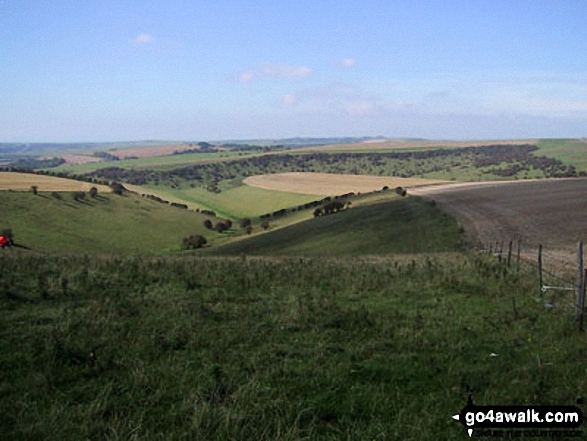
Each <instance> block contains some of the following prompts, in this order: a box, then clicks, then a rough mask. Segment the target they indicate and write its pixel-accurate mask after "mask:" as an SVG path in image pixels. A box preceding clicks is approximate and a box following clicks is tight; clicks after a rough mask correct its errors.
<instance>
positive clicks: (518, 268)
mask: <svg viewBox="0 0 587 441" xmlns="http://www.w3.org/2000/svg"><path fill="white" fill-rule="evenodd" d="M521 246H522V239H518V260H517V261H516V272H520V248H521Z"/></svg>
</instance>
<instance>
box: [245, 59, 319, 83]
mask: <svg viewBox="0 0 587 441" xmlns="http://www.w3.org/2000/svg"><path fill="white" fill-rule="evenodd" d="M313 72H314V71H313V70H312V68H310V67H307V66H291V65H289V64H272V63H263V64H260V65H259V66H257V67H255V68H253V69H248V70H246V71H244V72H242V73H241V74H240V75H239V81H240V82H241V83H248V82H250V81H253V79H255V78H259V77H270V78H284V79H288V80H299V79H302V78H307V77H309V76H310V75H312V73H313Z"/></svg>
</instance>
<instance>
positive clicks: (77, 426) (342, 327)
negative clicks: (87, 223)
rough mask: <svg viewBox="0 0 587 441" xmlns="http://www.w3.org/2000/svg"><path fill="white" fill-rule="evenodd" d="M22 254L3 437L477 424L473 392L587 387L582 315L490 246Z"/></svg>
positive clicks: (530, 397) (352, 436) (4, 328)
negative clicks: (383, 251) (327, 253)
mask: <svg viewBox="0 0 587 441" xmlns="http://www.w3.org/2000/svg"><path fill="white" fill-rule="evenodd" d="M14 251H15V252H14V253H12V252H10V253H8V252H0V267H1V268H2V272H3V277H2V278H0V318H1V319H0V336H1V338H0V373H1V374H0V390H1V392H2V395H1V397H2V398H1V399H0V412H2V418H1V419H0V433H1V436H0V437H1V438H2V439H30V440H33V439H38V440H55V441H57V440H59V441H62V440H80V439H112V440H115V439H120V440H127V439H141V440H163V439H166V440H167V439H186V440H187V439H197V440H227V439H234V440H250V439H254V440H258V441H265V440H292V441H293V440H299V439H307V440H324V439H327V440H338V439H345V440H346V439H349V440H381V441H383V440H390V439H402V440H418V441H421V440H430V441H437V440H446V439H467V435H466V433H465V431H464V429H463V427H462V426H461V425H460V424H459V423H457V422H456V421H454V420H452V418H451V416H452V415H454V414H455V413H457V412H458V411H460V409H461V408H462V407H463V406H464V405H465V403H466V399H467V394H468V392H469V391H470V390H471V389H472V390H473V392H474V398H475V403H476V404H481V405H492V404H502V405H503V404H533V405H540V404H549V405H553V404H560V405H573V404H575V402H576V400H577V399H578V398H579V397H584V396H585V395H584V394H585V391H586V390H587V376H585V362H586V361H587V344H586V341H585V336H584V335H583V334H579V333H577V332H576V331H575V327H574V323H573V319H572V314H567V313H565V312H563V311H559V310H558V309H554V310H551V311H547V310H546V309H545V308H544V306H543V304H542V303H541V302H539V301H537V299H536V289H535V288H536V279H535V277H531V276H527V275H526V273H525V272H523V273H520V274H517V273H516V272H515V271H512V272H508V271H506V269H505V268H504V267H502V266H501V265H500V264H498V262H497V261H496V260H495V259H491V258H484V257H481V256H474V255H464V254H455V255H450V256H443V257H439V256H422V257H419V258H415V259H411V258H409V259H398V258H380V259H379V260H377V261H373V260H361V259H357V258H352V259H336V260H329V259H325V258H320V259H299V258H296V259H290V260H288V259H285V260H280V259H275V258H273V259H261V260H254V259H241V258H237V259H232V260H231V259H226V258H225V259H212V258H206V259H202V258H198V257H196V258H165V259H163V258H112V259H102V258H93V259H91V260H90V259H83V258H82V259H80V258H79V257H73V258H60V257H56V256H43V255H36V254H31V253H22V252H19V251H18V250H14ZM491 354H494V356H492V355H491ZM583 407H584V406H583Z"/></svg>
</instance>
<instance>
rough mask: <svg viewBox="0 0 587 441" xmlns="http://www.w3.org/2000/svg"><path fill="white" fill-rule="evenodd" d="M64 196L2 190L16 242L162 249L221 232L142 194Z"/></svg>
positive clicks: (4, 213)
mask: <svg viewBox="0 0 587 441" xmlns="http://www.w3.org/2000/svg"><path fill="white" fill-rule="evenodd" d="M60 195H61V196H62V198H63V199H61V200H58V199H56V198H54V197H52V196H51V195H50V194H39V195H33V194H32V193H28V192H7V191H0V207H2V209H1V210H0V230H1V229H4V228H11V229H12V231H13V233H14V236H15V240H16V243H17V244H19V245H20V246H23V247H27V248H30V249H32V250H36V251H44V252H78V253H116V254H139V253H140V254H144V253H147V254H162V253H168V252H172V251H179V249H180V246H181V242H182V239H183V238H184V237H188V236H190V235H194V234H202V235H204V236H205V237H206V238H207V239H208V240H209V241H210V243H213V242H214V241H215V240H218V239H219V238H220V236H221V235H220V234H218V233H216V232H213V231H210V230H207V229H206V228H205V227H204V226H203V221H204V220H205V219H208V217H207V216H204V215H201V214H199V213H194V212H190V211H187V210H182V209H179V208H172V207H169V206H167V205H165V204H161V203H158V202H153V201H150V200H147V199H144V198H141V197H138V196H133V195H127V196H117V195H114V194H101V195H98V197H97V198H96V199H91V198H88V199H87V200H86V201H80V202H77V201H74V200H73V199H72V194H71V193H60ZM212 219H213V218H212Z"/></svg>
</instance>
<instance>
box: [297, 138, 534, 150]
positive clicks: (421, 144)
mask: <svg viewBox="0 0 587 441" xmlns="http://www.w3.org/2000/svg"><path fill="white" fill-rule="evenodd" d="M495 144H508V145H526V144H538V140H537V139H508V140H503V139H501V140H486V141H385V140H384V141H368V142H362V143H356V144H331V145H323V146H312V147H301V148H298V149H295V150H292V151H324V152H328V151H356V152H360V151H365V150H367V151H372V150H417V149H439V148H443V149H450V148H463V147H483V146H487V145H495Z"/></svg>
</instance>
